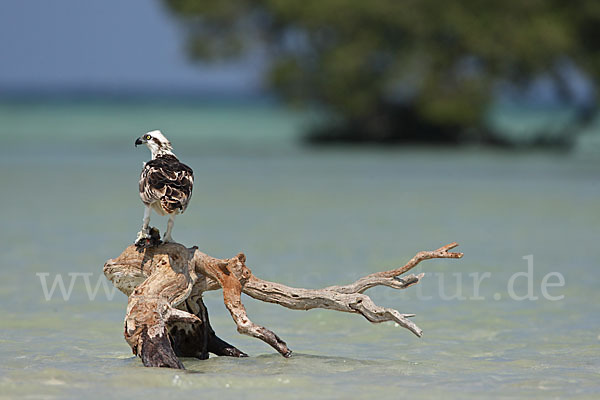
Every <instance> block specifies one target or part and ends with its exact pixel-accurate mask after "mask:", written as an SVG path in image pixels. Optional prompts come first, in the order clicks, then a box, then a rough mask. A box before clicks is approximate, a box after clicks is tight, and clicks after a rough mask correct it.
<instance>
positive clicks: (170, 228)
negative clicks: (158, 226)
mask: <svg viewBox="0 0 600 400" xmlns="http://www.w3.org/2000/svg"><path fill="white" fill-rule="evenodd" d="M174 224H175V214H170V215H169V222H167V231H166V232H165V237H164V238H163V242H165V243H170V242H173V238H172V237H171V232H172V231H173V225H174Z"/></svg>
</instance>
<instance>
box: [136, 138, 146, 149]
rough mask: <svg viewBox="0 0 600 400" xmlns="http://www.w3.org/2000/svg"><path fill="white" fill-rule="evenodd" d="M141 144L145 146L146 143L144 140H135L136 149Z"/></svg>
mask: <svg viewBox="0 0 600 400" xmlns="http://www.w3.org/2000/svg"><path fill="white" fill-rule="evenodd" d="M139 144H144V142H142V138H137V139H135V147H138V145H139Z"/></svg>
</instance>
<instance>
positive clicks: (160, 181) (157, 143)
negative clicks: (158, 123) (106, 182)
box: [135, 131, 194, 247]
mask: <svg viewBox="0 0 600 400" xmlns="http://www.w3.org/2000/svg"><path fill="white" fill-rule="evenodd" d="M140 144H145V145H146V146H148V148H149V149H150V152H152V160H150V161H148V162H146V163H144V167H143V168H142V173H141V174H140V198H141V199H142V202H143V203H144V206H146V208H145V210H144V222H143V225H142V230H141V231H140V232H138V236H137V239H136V241H135V244H136V245H137V246H144V247H145V246H146V245H148V243H150V239H151V234H150V228H149V224H150V210H151V209H153V210H154V211H156V213H157V214H159V215H167V214H168V215H169V222H168V223H167V230H166V232H165V235H164V238H163V240H164V241H165V242H172V241H173V238H172V237H171V232H172V230H173V224H174V223H175V215H177V214H179V213H183V212H184V211H185V209H186V208H187V206H188V203H189V202H190V198H191V197H192V187H193V185H194V172H193V171H192V169H191V168H190V167H188V166H187V165H185V164H183V163H181V162H179V160H178V159H177V157H175V154H173V152H172V150H173V147H172V146H171V142H169V141H168V140H167V138H166V137H165V136H164V135H163V134H162V133H161V132H160V131H151V132H148V133H146V134H144V135H142V136H141V137H139V138H137V139H136V141H135V146H136V147H137V146H138V145H140Z"/></svg>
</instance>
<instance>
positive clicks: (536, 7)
mask: <svg viewBox="0 0 600 400" xmlns="http://www.w3.org/2000/svg"><path fill="white" fill-rule="evenodd" d="M164 1H165V2H166V3H167V5H168V7H169V9H170V10H172V11H173V12H174V13H175V14H176V15H177V16H178V17H179V18H180V19H181V20H182V22H183V23H184V24H185V26H186V27H187V29H188V30H189V31H188V32H189V42H188V45H189V51H190V54H191V55H192V56H193V57H195V58H200V59H203V60H204V59H211V58H232V57H237V56H239V55H241V54H243V53H244V52H248V51H249V52H253V51H255V52H263V53H264V54H266V59H267V60H268V62H269V73H268V79H269V82H270V84H271V85H272V87H273V88H274V89H275V91H276V93H279V94H281V95H282V96H283V97H284V98H285V99H286V100H288V101H290V102H292V103H299V104H309V105H316V106H318V107H320V108H321V109H323V110H327V111H328V112H329V113H330V115H332V116H334V117H333V118H332V119H331V120H330V122H329V124H328V125H327V126H323V127H321V128H320V129H319V130H318V131H314V132H312V134H311V136H310V137H311V139H312V140H316V141H327V140H345V141H381V142H393V141H416V142H424V141H427V142H440V143H456V142H463V141H476V142H487V143H501V142H503V140H504V139H502V138H501V136H500V135H498V134H497V132H494V131H493V130H491V129H490V128H489V126H486V124H485V115H486V111H487V110H489V107H490V106H491V104H492V103H493V102H494V100H496V99H497V98H498V93H499V92H501V89H499V88H502V87H509V88H512V89H513V91H516V92H519V91H522V92H525V91H526V90H527V88H528V87H530V86H531V84H532V82H534V81H535V80H536V79H539V78H540V77H543V78H544V79H546V80H547V81H548V82H549V84H550V86H551V87H552V90H553V91H554V92H555V93H556V94H557V98H560V99H561V103H562V104H563V105H566V106H571V107H573V108H574V109H576V110H577V113H576V114H575V117H574V119H573V120H572V121H571V123H569V124H568V126H567V127H566V128H565V129H564V132H563V134H561V135H558V136H554V137H553V138H552V139H551V140H550V141H551V143H543V142H544V139H543V138H540V139H539V140H538V141H539V143H537V144H553V145H561V146H562V145H565V144H568V143H569V141H570V140H571V139H572V133H574V132H576V131H577V130H578V129H579V128H581V127H582V126H583V124H585V123H587V122H589V121H590V120H591V119H592V118H593V117H594V116H595V110H596V107H595V104H594V103H595V99H594V98H593V97H595V96H592V98H590V99H588V100H587V101H585V102H582V101H581V99H578V96H577V91H576V88H574V87H573V85H572V84H571V82H570V81H571V79H570V76H571V75H573V74H578V75H580V76H585V77H586V79H587V81H588V86H589V88H591V89H592V93H595V90H596V87H597V84H598V82H597V81H596V78H597V77H598V76H599V75H598V73H599V72H600V51H599V50H600V40H598V39H600V1H598V0H572V1H562V0H503V1H483V0H459V1H438V0H369V1H366V0H302V1H293V0H164Z"/></svg>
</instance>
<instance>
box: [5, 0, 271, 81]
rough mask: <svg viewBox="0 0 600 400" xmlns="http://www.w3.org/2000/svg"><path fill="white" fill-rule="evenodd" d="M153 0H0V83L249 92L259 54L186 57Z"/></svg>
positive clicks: (173, 26)
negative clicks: (214, 60) (206, 61)
mask: <svg viewBox="0 0 600 400" xmlns="http://www.w3.org/2000/svg"><path fill="white" fill-rule="evenodd" d="M184 46H185V41H184V34H183V31H182V30H181V27H180V26H179V25H178V24H177V21H176V20H175V19H174V18H173V16H171V15H170V14H169V13H168V11H167V10H166V9H165V8H164V7H163V4H162V3H161V2H160V0H94V1H92V0H18V1H0V90H2V89H11V90H15V89H16V90H19V89H26V90H32V89H33V90H36V89H42V90H61V89H83V90H95V89H100V90H111V91H113V90H115V91H119V90H125V91H128V90H134V91H135V90H144V91H148V90H150V91H152V90H159V91H165V90H166V91H170V90H172V91H187V90H194V91H200V92H202V91H207V92H214V91H217V92H218V91H224V92H252V91H255V90H257V89H258V88H260V75H261V71H260V69H261V65H262V64H261V61H260V59H258V57H257V58H256V59H254V60H246V61H244V62H238V63H235V64H228V65H222V64H221V65H202V66H199V65H197V64H196V65H192V64H191V63H190V62H189V60H188V59H187V58H186V54H185V50H184V48H185V47H184Z"/></svg>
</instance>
